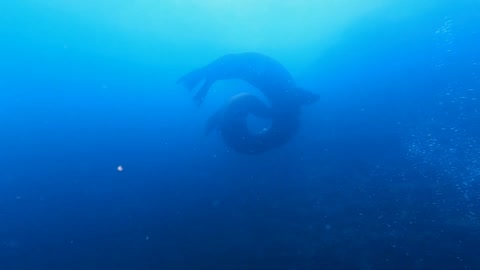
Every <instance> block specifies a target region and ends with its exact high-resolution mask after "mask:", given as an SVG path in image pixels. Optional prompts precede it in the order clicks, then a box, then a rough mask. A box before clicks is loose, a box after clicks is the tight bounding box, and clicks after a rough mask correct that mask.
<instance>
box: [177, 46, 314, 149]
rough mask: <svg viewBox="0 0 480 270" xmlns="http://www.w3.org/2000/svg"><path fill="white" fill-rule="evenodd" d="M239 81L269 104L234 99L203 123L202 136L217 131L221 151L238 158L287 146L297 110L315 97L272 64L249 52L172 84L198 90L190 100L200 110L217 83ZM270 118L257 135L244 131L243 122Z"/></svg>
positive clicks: (249, 97)
mask: <svg viewBox="0 0 480 270" xmlns="http://www.w3.org/2000/svg"><path fill="white" fill-rule="evenodd" d="M228 79H241V80H244V81H246V82H247V83H249V84H251V85H252V86H253V87H255V88H257V89H258V90H260V91H261V92H262V93H263V94H264V95H265V96H266V98H267V99H268V101H269V102H270V106H268V105H266V104H264V103H263V102H262V101H261V100H260V99H259V98H257V97H256V96H254V95H251V94H246V93H242V94H240V95H237V96H234V97H233V98H232V99H230V101H229V102H227V104H225V105H224V106H223V107H222V108H221V109H219V110H218V111H217V112H216V113H215V114H214V115H212V117H210V119H209V121H208V123H207V133H209V132H210V131H212V130H213V129H215V128H216V129H218V130H219V131H220V132H221V134H222V136H223V139H224V141H225V143H226V144H227V145H229V146H230V147H231V148H233V149H235V150H236V151H238V152H242V153H249V154H257V153H261V152H265V151H267V150H269V149H272V148H275V147H278V146H280V145H283V144H285V143H286V142H288V141H289V140H290V139H291V137H292V136H293V135H294V134H295V133H296V131H297V130H298V127H299V118H300V109H301V107H302V106H303V105H307V104H313V103H315V102H316V101H317V100H318V99H319V95H318V94H315V93H312V92H310V91H307V90H305V89H302V88H299V87H297V86H296V84H295V81H294V80H293V77H292V76H291V74H290V73H289V72H288V70H287V69H286V68H285V67H284V66H283V65H281V64H280V63H279V62H277V61H276V60H274V59H272V58H270V57H268V56H266V55H263V54H260V53H255V52H246V53H238V54H227V55H224V56H222V57H220V58H217V59H216V60H214V61H212V62H211V63H209V64H207V65H205V66H203V67H200V68H198V69H195V70H193V71H191V72H189V73H187V74H186V75H184V76H182V77H181V78H180V79H179V80H178V83H180V84H183V85H185V87H186V88H187V89H189V90H192V89H193V88H195V87H196V86H197V85H198V84H199V83H200V82H201V81H203V82H204V83H203V85H202V86H201V88H200V89H199V90H198V92H197V93H196V94H195V97H194V100H195V101H196V102H197V103H198V104H201V103H202V101H203V100H204V98H205V97H206V95H207V93H208V90H209V89H210V87H211V86H212V85H213V84H214V83H215V82H216V81H219V80H228ZM249 114H252V115H254V116H256V117H261V118H270V119H271V120H272V124H271V126H270V127H269V128H267V129H265V130H264V131H262V132H260V133H256V134H254V133H252V132H251V131H250V130H249V129H248V125H247V116H248V115H249Z"/></svg>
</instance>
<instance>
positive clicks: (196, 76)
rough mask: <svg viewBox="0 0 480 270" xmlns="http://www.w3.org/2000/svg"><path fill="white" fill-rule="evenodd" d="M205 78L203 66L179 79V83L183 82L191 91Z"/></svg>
mask: <svg viewBox="0 0 480 270" xmlns="http://www.w3.org/2000/svg"><path fill="white" fill-rule="evenodd" d="M204 79H205V72H204V70H203V69H202V68H199V69H195V70H193V71H191V72H189V73H187V74H185V75H183V76H182V77H180V78H179V79H178V80H177V84H182V85H184V86H185V88H187V89H188V90H189V91H191V90H193V88H195V86H197V84H198V83H199V82H200V81H202V80H204Z"/></svg>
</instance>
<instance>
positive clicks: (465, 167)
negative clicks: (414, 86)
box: [407, 18, 480, 225]
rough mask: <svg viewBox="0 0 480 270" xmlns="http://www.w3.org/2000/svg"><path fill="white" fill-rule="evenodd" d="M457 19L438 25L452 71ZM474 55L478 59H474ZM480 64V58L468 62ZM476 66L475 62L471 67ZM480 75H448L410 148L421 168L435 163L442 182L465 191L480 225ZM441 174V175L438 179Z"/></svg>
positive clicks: (466, 207)
mask: <svg viewBox="0 0 480 270" xmlns="http://www.w3.org/2000/svg"><path fill="white" fill-rule="evenodd" d="M453 26H454V22H453V21H452V20H451V19H448V18H447V19H446V20H445V22H444V24H443V25H442V26H441V27H440V28H439V29H438V30H437V31H436V36H437V40H436V42H437V48H439V52H438V55H436V57H435V68H436V69H437V70H443V71H444V72H440V74H449V72H452V71H454V69H455V68H457V69H458V67H455V68H453V67H451V66H450V65H449V62H450V61H451V60H452V58H450V57H455V54H456V51H455V46H456V44H455V34H454V33H453V28H454V27H453ZM472 61H474V60H472ZM468 64H471V65H472V66H476V65H477V63H475V62H472V63H468ZM465 70H466V71H467V70H475V69H474V68H473V69H472V68H471V67H468V68H466V69H465ZM475 81H478V75H477V74H476V73H475V72H473V73H471V74H465V75H462V76H456V77H455V76H453V77H452V78H451V80H450V78H448V80H447V81H445V82H444V83H443V84H442V85H441V87H440V89H438V91H437V94H436V100H435V103H434V104H431V106H430V107H428V108H427V109H426V113H425V115H424V116H423V117H424V119H423V121H421V123H420V124H418V125H416V126H415V127H414V128H412V130H411V131H410V137H409V139H408V140H407V141H408V142H407V154H408V157H409V158H410V159H411V160H413V161H414V162H415V163H416V164H417V165H418V167H419V168H422V167H423V168H428V169H434V170H435V172H436V174H437V175H438V177H440V179H442V180H441V182H442V183H439V184H450V185H453V186H455V187H456V188H457V189H458V190H459V191H460V192H461V194H463V198H464V203H463V204H462V213H464V215H465V218H466V219H469V221H470V222H474V223H475V224H479V225H480V211H479V210H478V209H477V206H478V204H479V202H480V191H478V190H476V189H475V187H477V186H478V183H479V182H480V155H479V153H480V139H479V137H478V133H479V132H480V126H478V127H476V126H477V125H478V123H480V93H479V90H480V89H474V88H472V87H474V85H478V84H476V83H475ZM437 180H438V179H437Z"/></svg>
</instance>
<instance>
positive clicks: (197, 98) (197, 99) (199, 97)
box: [193, 79, 213, 105]
mask: <svg viewBox="0 0 480 270" xmlns="http://www.w3.org/2000/svg"><path fill="white" fill-rule="evenodd" d="M212 84H213V81H212V80H208V79H207V80H205V83H203V85H202V87H201V88H200V89H199V90H198V92H197V93H196V94H195V97H194V98H193V100H195V103H197V104H198V105H201V104H202V102H203V100H204V99H205V96H206V95H207V93H208V90H209V89H210V87H211V86H212Z"/></svg>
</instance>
